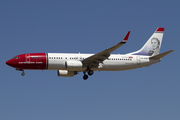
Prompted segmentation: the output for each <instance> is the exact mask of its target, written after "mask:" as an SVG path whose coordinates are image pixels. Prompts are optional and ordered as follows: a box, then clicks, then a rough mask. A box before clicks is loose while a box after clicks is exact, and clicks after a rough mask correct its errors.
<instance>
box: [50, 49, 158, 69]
mask: <svg viewBox="0 0 180 120" xmlns="http://www.w3.org/2000/svg"><path fill="white" fill-rule="evenodd" d="M92 55H94V54H80V53H79V54H74V53H69V54H67V53H48V54H47V59H48V60H47V61H48V67H47V69H48V70H67V67H66V64H65V63H66V61H82V60H83V59H85V58H88V57H90V56H92ZM159 61H160V60H150V59H149V56H139V55H128V54H125V55H120V54H111V55H110V56H109V57H108V59H106V60H104V61H103V62H102V63H99V66H98V68H92V70H93V71H121V70H129V69H135V68H140V67H145V66H149V65H152V64H154V63H157V62H159ZM85 69H86V68H83V67H82V69H77V70H74V71H84V70H85Z"/></svg>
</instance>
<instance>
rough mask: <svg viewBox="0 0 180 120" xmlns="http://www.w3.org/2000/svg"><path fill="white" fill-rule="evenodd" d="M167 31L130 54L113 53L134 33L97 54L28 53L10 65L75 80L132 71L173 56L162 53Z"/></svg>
mask: <svg viewBox="0 0 180 120" xmlns="http://www.w3.org/2000/svg"><path fill="white" fill-rule="evenodd" d="M163 33H164V28H158V29H157V30H156V31H155V32H154V33H153V35H152V36H151V37H150V38H149V40H148V41H147V42H146V43H145V45H144V46H143V47H142V48H141V49H140V50H138V51H135V52H132V53H128V54H124V55H121V54H110V53H111V52H113V51H114V50H116V49H117V48H119V47H120V46H122V45H123V44H125V43H126V42H127V40H128V37H129V34H130V31H129V32H128V33H127V35H126V36H125V38H124V39H123V40H122V41H121V42H119V43H118V44H116V45H114V46H112V47H110V48H108V49H105V50H103V51H102V52H99V53H97V54H81V53H77V54H75V53H27V54H21V55H17V56H15V57H14V58H13V59H10V60H8V61H7V62H6V64H7V65H9V66H11V67H14V68H16V70H20V71H22V76H24V75H25V73H24V70H25V69H29V70H57V73H58V76H62V77H73V76H74V75H77V74H78V72H83V73H84V76H83V79H84V80H86V79H88V75H89V76H91V75H93V73H94V72H93V71H122V70H130V69H135V68H140V67H145V66H150V65H152V64H155V63H158V62H160V60H161V58H162V57H164V56H166V55H167V54H169V53H171V52H172V51H174V50H170V51H167V52H164V53H161V54H159V51H160V47H161V43H162V38H163Z"/></svg>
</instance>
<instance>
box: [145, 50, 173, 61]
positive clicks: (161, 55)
mask: <svg viewBox="0 0 180 120" xmlns="http://www.w3.org/2000/svg"><path fill="white" fill-rule="evenodd" d="M173 51H174V50H170V51H167V52H164V53H161V54H159V55H155V56H152V57H150V58H149V59H160V58H163V57H164V56H166V55H168V54H169V53H171V52H173Z"/></svg>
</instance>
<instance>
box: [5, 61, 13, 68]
mask: <svg viewBox="0 0 180 120" xmlns="http://www.w3.org/2000/svg"><path fill="white" fill-rule="evenodd" d="M6 64H7V65H9V66H11V67H13V64H14V62H13V61H12V60H8V61H6Z"/></svg>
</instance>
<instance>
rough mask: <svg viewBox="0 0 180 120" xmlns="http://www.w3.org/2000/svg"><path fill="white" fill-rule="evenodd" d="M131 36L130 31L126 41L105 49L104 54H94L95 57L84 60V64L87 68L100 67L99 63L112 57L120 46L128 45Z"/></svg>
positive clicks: (125, 38)
mask: <svg viewBox="0 0 180 120" xmlns="http://www.w3.org/2000/svg"><path fill="white" fill-rule="evenodd" d="M129 34H130V31H129V32H128V33H127V34H126V36H125V37H124V39H123V40H122V41H121V42H119V43H118V44H116V45H114V46H112V47H110V48H108V49H105V50H104V51H102V52H99V53H97V54H94V55H92V56H90V57H88V58H86V59H84V60H82V63H83V64H84V65H85V66H88V67H90V68H91V67H98V66H99V63H102V62H103V61H104V60H105V59H107V58H108V57H109V56H110V53H111V52H113V51H114V50H116V49H117V48H119V47H120V46H122V45H123V44H125V43H126V41H127V40H128V37H129Z"/></svg>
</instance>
